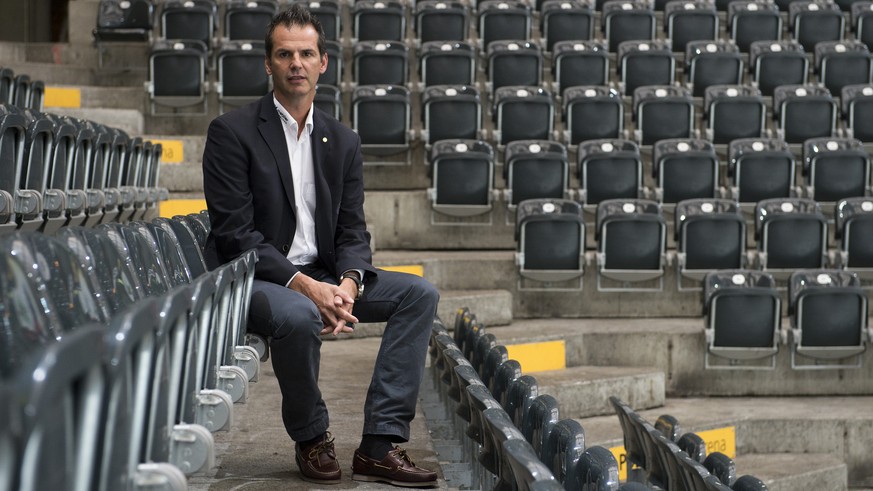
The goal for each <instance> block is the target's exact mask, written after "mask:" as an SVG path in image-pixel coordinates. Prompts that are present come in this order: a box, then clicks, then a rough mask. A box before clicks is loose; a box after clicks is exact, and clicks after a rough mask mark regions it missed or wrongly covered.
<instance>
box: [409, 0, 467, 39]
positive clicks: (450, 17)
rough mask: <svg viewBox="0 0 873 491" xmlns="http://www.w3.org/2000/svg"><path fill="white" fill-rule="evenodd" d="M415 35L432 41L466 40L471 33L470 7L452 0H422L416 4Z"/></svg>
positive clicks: (417, 37)
mask: <svg viewBox="0 0 873 491" xmlns="http://www.w3.org/2000/svg"><path fill="white" fill-rule="evenodd" d="M414 17H415V37H416V39H417V40H418V41H419V42H420V43H421V44H424V43H427V42H430V41H466V40H467V39H468V38H469V35H470V9H469V7H468V6H467V4H465V3H463V2H459V1H451V0H421V1H420V2H416V4H415V15H414Z"/></svg>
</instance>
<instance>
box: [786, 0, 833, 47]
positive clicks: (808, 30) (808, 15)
mask: <svg viewBox="0 0 873 491" xmlns="http://www.w3.org/2000/svg"><path fill="white" fill-rule="evenodd" d="M788 21H789V24H788V25H789V29H790V30H791V34H792V38H793V39H794V40H796V41H797V42H798V43H800V44H801V45H802V46H803V47H804V48H805V49H806V50H807V51H813V50H814V49H815V45H816V44H818V43H820V42H822V41H839V40H841V39H843V37H844V35H845V26H846V20H845V19H844V18H843V13H842V11H841V10H840V7H839V5H837V4H836V3H834V2H832V1H830V0H799V1H793V2H791V3H790V4H789V5H788Z"/></svg>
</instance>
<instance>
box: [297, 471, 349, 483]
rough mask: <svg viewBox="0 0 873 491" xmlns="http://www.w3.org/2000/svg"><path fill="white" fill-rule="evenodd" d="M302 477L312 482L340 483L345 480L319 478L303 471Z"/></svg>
mask: <svg viewBox="0 0 873 491" xmlns="http://www.w3.org/2000/svg"><path fill="white" fill-rule="evenodd" d="M300 479H303V480H304V481H306V482H311V483H312V484H339V483H341V482H343V480H342V479H317V478H314V477H309V476H307V475H305V474H303V473H302V472H301V473H300Z"/></svg>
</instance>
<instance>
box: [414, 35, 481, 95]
mask: <svg viewBox="0 0 873 491" xmlns="http://www.w3.org/2000/svg"><path fill="white" fill-rule="evenodd" d="M476 56H477V54H476V49H475V48H474V47H473V45H471V44H469V43H465V42H460V41H456V42H450V41H428V42H426V43H422V45H421V48H420V49H419V53H418V60H419V79H420V80H421V83H422V85H424V86H425V87H429V86H431V85H475V84H476Z"/></svg>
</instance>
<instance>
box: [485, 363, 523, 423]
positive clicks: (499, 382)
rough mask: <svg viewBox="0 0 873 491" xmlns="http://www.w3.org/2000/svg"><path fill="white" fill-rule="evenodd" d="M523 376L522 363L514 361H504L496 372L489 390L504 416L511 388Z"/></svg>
mask: <svg viewBox="0 0 873 491" xmlns="http://www.w3.org/2000/svg"><path fill="white" fill-rule="evenodd" d="M521 376H522V374H521V363H519V362H518V361H517V360H512V359H509V360H506V361H504V362H503V363H501V364H500V365H498V366H497V369H496V370H495V371H494V376H493V377H492V379H491V385H490V386H489V388H490V389H491V393H492V394H494V398H495V399H497V401H498V402H499V403H500V407H501V409H503V413H504V414H506V396H507V395H508V394H509V387H510V386H511V385H512V383H513V382H514V381H515V380H517V379H518V378H519V377H521ZM508 417H509V416H508V415H507V418H508ZM519 433H521V432H519Z"/></svg>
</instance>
